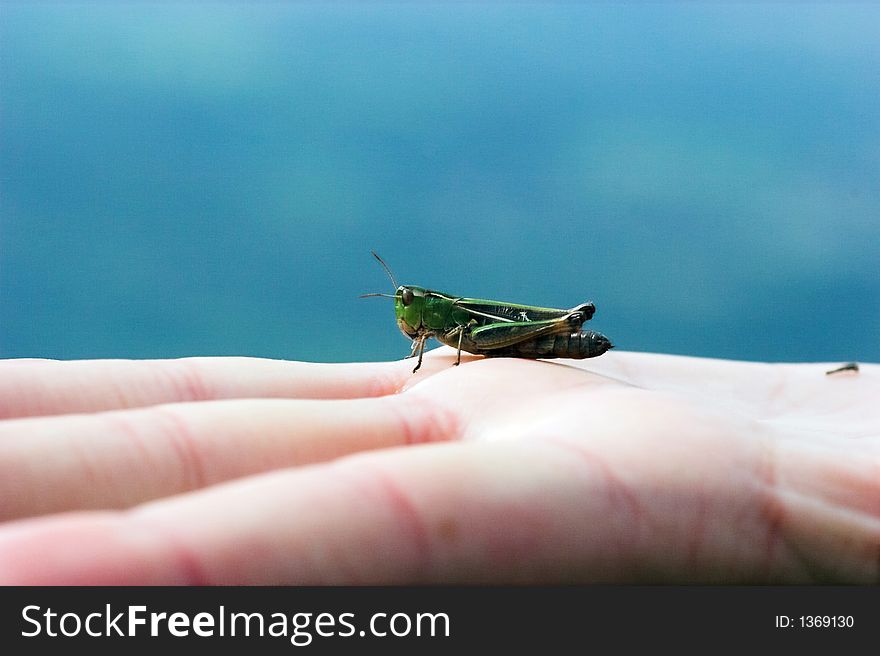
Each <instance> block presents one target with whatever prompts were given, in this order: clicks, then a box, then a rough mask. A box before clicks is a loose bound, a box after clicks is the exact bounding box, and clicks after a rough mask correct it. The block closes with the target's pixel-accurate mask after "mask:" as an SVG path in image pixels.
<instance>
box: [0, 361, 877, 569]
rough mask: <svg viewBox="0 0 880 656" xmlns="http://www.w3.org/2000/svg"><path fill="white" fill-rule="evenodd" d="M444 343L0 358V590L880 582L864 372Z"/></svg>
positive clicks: (869, 396)
mask: <svg viewBox="0 0 880 656" xmlns="http://www.w3.org/2000/svg"><path fill="white" fill-rule="evenodd" d="M453 360H454V352H453V351H452V350H451V349H446V348H442V349H438V350H436V351H433V352H431V353H430V354H428V355H427V356H426V358H425V363H424V365H423V367H422V369H421V370H420V371H419V373H418V374H415V375H412V374H411V373H410V371H411V368H412V363H411V361H409V360H404V361H400V362H390V363H376V364H332V365H325V364H306V363H296V362H281V361H270V360H258V359H249V358H194V359H184V360H167V361H94V362H87V361H83V362H54V361H40V360H37V361H16V360H11V361H5V362H2V363H0V417H3V419H2V420H0V519H3V520H7V521H6V523H4V524H0V582H3V583H7V584H213V583H253V584H345V583H347V584H368V583H379V584H382V583H427V582H460V583H473V582H528V583H533V582H542V583H552V582H594V581H606V582H809V581H838V582H869V581H876V580H877V577H878V563H880V561H878V553H880V404H878V403H877V399H878V398H880V367H878V366H877V365H863V366H862V367H861V371H860V372H858V373H853V372H844V373H840V374H835V375H832V376H826V375H825V373H824V372H825V370H826V369H829V368H830V366H828V365H822V364H800V365H767V364H758V363H745V362H732V361H722V360H707V359H698V358H686V357H676V356H665V355H654V354H644V353H622V352H618V351H614V352H610V353H607V354H605V355H603V356H602V357H601V358H596V359H592V360H585V361H576V362H575V361H554V362H545V361H540V362H536V361H527V360H512V359H480V358H468V359H464V360H463V363H462V366H460V367H453V366H451V364H452V362H453ZM72 413H79V414H72ZM62 511H67V512H64V513H63V514H51V515H50V514H49V513H61V512H62ZM70 511H75V512H70ZM13 520H18V521H13Z"/></svg>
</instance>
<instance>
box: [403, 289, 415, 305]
mask: <svg viewBox="0 0 880 656" xmlns="http://www.w3.org/2000/svg"><path fill="white" fill-rule="evenodd" d="M400 298H401V300H402V301H403V304H404V305H410V304H411V303H412V302H413V291H412V290H411V289H409V288H406V289H404V290H403V292H402V293H401V295H400Z"/></svg>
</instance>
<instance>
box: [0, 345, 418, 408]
mask: <svg viewBox="0 0 880 656" xmlns="http://www.w3.org/2000/svg"><path fill="white" fill-rule="evenodd" d="M410 370H411V365H409V363H408V362H407V363H405V362H400V361H398V362H358V363H344V364H325V363H313V362H294V361H288V360H269V359H263V358H247V357H195V358H180V359H174V360H73V361H59V360H2V361H0V419H10V418H14V417H32V416H40V415H57V414H67V413H81V412H100V411H104V410H119V409H125V408H138V407H144V406H149V405H157V404H161V403H175V402H182V401H205V400H218V399H235V398H298V399H353V398H367V397H375V396H384V395H386V394H391V393H394V392H396V391H398V390H399V389H400V388H401V387H402V386H403V384H404V382H405V381H406V380H407V377H408V376H409V375H410Z"/></svg>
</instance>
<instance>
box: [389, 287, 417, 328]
mask: <svg viewBox="0 0 880 656" xmlns="http://www.w3.org/2000/svg"><path fill="white" fill-rule="evenodd" d="M424 309H425V289H424V288H423V287H414V286H412V285H401V286H400V287H398V288H397V292H396V293H395V294H394V314H395V316H396V317H397V325H398V326H399V327H400V329H401V330H402V331H403V334H404V335H406V336H407V337H415V336H416V335H418V332H419V328H420V327H421V325H422V315H423V312H424Z"/></svg>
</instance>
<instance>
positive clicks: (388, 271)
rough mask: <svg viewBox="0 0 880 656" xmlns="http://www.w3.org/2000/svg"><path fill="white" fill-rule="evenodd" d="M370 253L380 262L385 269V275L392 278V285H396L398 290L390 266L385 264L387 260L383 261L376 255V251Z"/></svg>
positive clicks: (395, 287) (395, 286)
mask: <svg viewBox="0 0 880 656" xmlns="http://www.w3.org/2000/svg"><path fill="white" fill-rule="evenodd" d="M370 252H371V253H372V254H373V257H375V258H376V259H377V260H379V264H381V265H382V268H383V269H385V273H387V274H388V277H389V278H391V284H392V285H394V289H395V290H396V289H397V281H396V280H395V279H394V274H393V273H391V269H389V268H388V265H387V264H385V260H383V259H382V258H381V257H379V256H378V255H377V254H376V251H370Z"/></svg>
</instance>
